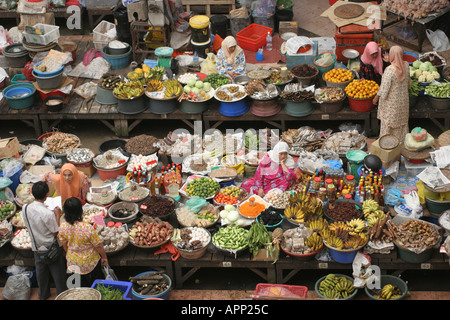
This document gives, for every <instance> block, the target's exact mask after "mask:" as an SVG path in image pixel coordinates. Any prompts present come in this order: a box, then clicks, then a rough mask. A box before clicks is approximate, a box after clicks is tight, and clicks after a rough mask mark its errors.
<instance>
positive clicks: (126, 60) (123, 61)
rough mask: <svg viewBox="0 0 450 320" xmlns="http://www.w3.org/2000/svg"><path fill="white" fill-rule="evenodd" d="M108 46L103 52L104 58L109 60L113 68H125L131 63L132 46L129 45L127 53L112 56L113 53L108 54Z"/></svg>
mask: <svg viewBox="0 0 450 320" xmlns="http://www.w3.org/2000/svg"><path fill="white" fill-rule="evenodd" d="M106 48H107V47H104V48H103V49H102V51H101V52H102V55H103V58H105V60H106V61H108V62H109V64H110V65H111V69H113V70H117V69H123V68H125V67H127V66H128V65H129V64H130V62H131V54H132V50H131V46H130V47H129V50H128V52H127V53H124V54H121V55H117V56H112V55H109V54H107V53H106Z"/></svg>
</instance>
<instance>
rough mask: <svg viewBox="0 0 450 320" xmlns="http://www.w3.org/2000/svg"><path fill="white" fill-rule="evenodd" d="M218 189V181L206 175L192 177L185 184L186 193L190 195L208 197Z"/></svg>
mask: <svg viewBox="0 0 450 320" xmlns="http://www.w3.org/2000/svg"><path fill="white" fill-rule="evenodd" d="M219 189H220V184H219V182H217V181H216V180H212V179H210V178H206V177H202V178H197V179H194V180H192V181H191V182H189V183H188V184H187V185H186V193H187V195H188V196H190V197H195V196H199V197H200V198H208V197H211V196H213V195H215V194H216V193H217V192H219Z"/></svg>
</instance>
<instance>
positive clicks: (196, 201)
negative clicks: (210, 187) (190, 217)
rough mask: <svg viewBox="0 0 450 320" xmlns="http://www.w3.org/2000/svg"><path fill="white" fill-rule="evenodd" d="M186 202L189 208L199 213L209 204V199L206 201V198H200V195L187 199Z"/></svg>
mask: <svg viewBox="0 0 450 320" xmlns="http://www.w3.org/2000/svg"><path fill="white" fill-rule="evenodd" d="M185 204H186V205H187V206H188V207H189V210H191V211H192V212H194V213H197V212H199V211H200V210H201V209H202V208H203V207H204V206H206V205H207V204H208V201H206V199H203V198H200V197H199V196H195V197H193V198H191V199H189V200H188V201H186V203H185Z"/></svg>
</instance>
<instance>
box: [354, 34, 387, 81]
mask: <svg viewBox="0 0 450 320" xmlns="http://www.w3.org/2000/svg"><path fill="white" fill-rule="evenodd" d="M388 59H389V58H388V56H387V55H383V53H382V51H381V48H380V47H379V46H378V44H377V43H376V42H375V41H371V42H369V43H368V44H367V45H366V47H365V48H364V52H363V54H362V55H361V61H360V65H359V76H360V78H361V79H366V80H373V81H375V82H376V83H378V84H380V83H381V76H382V75H383V72H384V69H385V67H386V65H385V63H386V62H389V60H388Z"/></svg>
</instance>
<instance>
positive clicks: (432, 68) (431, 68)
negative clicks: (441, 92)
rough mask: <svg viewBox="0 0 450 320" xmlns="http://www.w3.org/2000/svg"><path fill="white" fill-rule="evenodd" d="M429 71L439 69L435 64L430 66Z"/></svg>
mask: <svg viewBox="0 0 450 320" xmlns="http://www.w3.org/2000/svg"><path fill="white" fill-rule="evenodd" d="M428 71H430V72H433V71H437V68H436V67H435V66H431V67H429V68H428Z"/></svg>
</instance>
